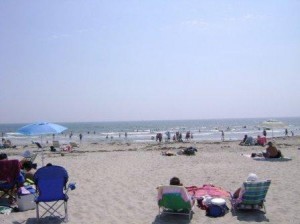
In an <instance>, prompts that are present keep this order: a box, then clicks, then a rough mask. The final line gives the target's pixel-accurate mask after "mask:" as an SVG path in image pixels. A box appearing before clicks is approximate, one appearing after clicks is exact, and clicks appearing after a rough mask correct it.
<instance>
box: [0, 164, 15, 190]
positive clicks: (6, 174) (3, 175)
mask: <svg viewBox="0 0 300 224" xmlns="http://www.w3.org/2000/svg"><path fill="white" fill-rule="evenodd" d="M19 173H20V162H19V160H1V161H0V181H3V182H7V183H9V184H12V183H14V182H15V181H16V180H17V177H18V176H19Z"/></svg>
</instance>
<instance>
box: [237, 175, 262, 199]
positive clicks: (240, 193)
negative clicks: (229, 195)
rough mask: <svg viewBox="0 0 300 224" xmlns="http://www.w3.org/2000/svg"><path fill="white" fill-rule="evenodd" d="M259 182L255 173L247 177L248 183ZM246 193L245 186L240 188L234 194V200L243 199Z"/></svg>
mask: <svg viewBox="0 0 300 224" xmlns="http://www.w3.org/2000/svg"><path fill="white" fill-rule="evenodd" d="M257 181H258V176H257V175H256V174H255V173H250V174H249V175H248V177H247V180H246V182H252V183H255V182H257ZM244 193H245V187H244V184H243V185H242V186H241V187H240V188H238V189H237V190H236V191H235V192H234V193H233V198H242V196H243V194H244Z"/></svg>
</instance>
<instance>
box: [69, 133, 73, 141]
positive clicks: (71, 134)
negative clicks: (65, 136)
mask: <svg viewBox="0 0 300 224" xmlns="http://www.w3.org/2000/svg"><path fill="white" fill-rule="evenodd" d="M72 136H73V132H72V131H71V133H70V135H69V138H70V139H71V138H72Z"/></svg>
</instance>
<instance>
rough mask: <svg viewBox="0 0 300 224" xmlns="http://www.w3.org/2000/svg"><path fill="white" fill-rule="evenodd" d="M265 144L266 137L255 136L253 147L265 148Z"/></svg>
mask: <svg viewBox="0 0 300 224" xmlns="http://www.w3.org/2000/svg"><path fill="white" fill-rule="evenodd" d="M266 143H267V139H266V137H261V136H260V135H258V136H257V139H256V144H255V145H260V146H265V144H266Z"/></svg>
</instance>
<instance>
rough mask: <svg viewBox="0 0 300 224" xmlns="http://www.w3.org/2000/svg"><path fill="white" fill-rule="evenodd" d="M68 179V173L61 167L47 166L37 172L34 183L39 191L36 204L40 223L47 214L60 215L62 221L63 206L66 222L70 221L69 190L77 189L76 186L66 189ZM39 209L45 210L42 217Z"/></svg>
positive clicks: (70, 185) (71, 185) (72, 185)
mask: <svg viewBox="0 0 300 224" xmlns="http://www.w3.org/2000/svg"><path fill="white" fill-rule="evenodd" d="M68 178H69V176H68V173H67V171H66V170H65V168H63V167H61V166H52V165H51V166H45V167H42V168H40V169H38V170H37V171H36V173H35V175H34V182H35V185H36V190H37V196H36V198H35V203H36V216H37V220H38V221H39V219H40V218H42V217H44V216H45V215H46V214H47V213H49V214H50V216H55V215H58V216H59V217H60V218H61V219H62V218H63V215H62V214H61V213H60V211H59V209H60V207H61V206H62V205H64V213H65V215H64V221H65V222H67V221H68V209H67V206H68V199H69V197H68V195H67V193H68V190H69V189H71V190H73V189H75V184H69V186H68V188H67V187H66V185H67V182H68ZM59 202H61V203H59ZM39 207H42V208H43V209H44V210H45V211H44V213H43V215H42V216H40V214H39Z"/></svg>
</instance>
